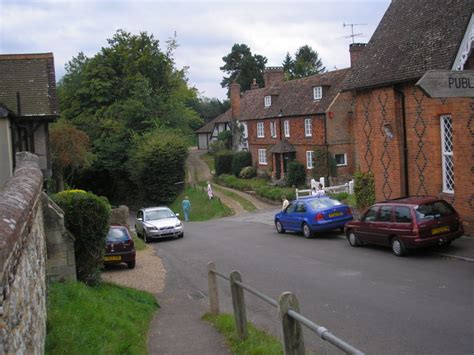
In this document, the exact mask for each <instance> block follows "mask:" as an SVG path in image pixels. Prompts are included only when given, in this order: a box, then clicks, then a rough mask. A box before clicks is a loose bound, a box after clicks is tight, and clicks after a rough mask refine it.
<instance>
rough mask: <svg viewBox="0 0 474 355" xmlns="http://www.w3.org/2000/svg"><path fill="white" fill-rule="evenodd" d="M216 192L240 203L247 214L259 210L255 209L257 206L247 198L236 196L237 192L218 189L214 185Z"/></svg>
mask: <svg viewBox="0 0 474 355" xmlns="http://www.w3.org/2000/svg"><path fill="white" fill-rule="evenodd" d="M214 190H217V191H219V192H221V193H223V194H224V195H226V196H229V197H230V198H231V199H233V200H235V201H237V202H238V203H240V204H241V205H242V207H243V208H244V210H246V211H247V212H252V211H255V210H256V209H257V207H255V205H254V204H253V203H252V202H250V201H249V200H247V199H246V198H245V197H242V196H240V195H239V194H236V193H235V192H232V191H229V190H226V189H223V188H221V187H218V186H216V185H214Z"/></svg>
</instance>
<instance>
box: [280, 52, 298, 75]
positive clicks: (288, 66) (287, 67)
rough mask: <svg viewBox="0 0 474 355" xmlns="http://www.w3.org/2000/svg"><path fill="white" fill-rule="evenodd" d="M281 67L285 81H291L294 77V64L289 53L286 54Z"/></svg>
mask: <svg viewBox="0 0 474 355" xmlns="http://www.w3.org/2000/svg"><path fill="white" fill-rule="evenodd" d="M282 66H283V71H284V72H285V77H286V79H287V80H289V79H292V78H293V75H294V66H295V63H294V61H293V58H291V55H290V52H286V56H285V60H284V61H283V63H282Z"/></svg>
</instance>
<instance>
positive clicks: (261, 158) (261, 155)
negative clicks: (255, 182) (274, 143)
mask: <svg viewBox="0 0 474 355" xmlns="http://www.w3.org/2000/svg"><path fill="white" fill-rule="evenodd" d="M258 163H259V164H260V165H267V150H266V149H259V150H258Z"/></svg>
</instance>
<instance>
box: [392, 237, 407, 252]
mask: <svg viewBox="0 0 474 355" xmlns="http://www.w3.org/2000/svg"><path fill="white" fill-rule="evenodd" d="M392 252H393V254H394V255H396V256H403V255H405V254H406V250H405V247H404V246H403V243H402V242H401V240H399V239H398V238H393V239H392Z"/></svg>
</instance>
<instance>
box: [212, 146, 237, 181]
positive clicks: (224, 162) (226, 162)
mask: <svg viewBox="0 0 474 355" xmlns="http://www.w3.org/2000/svg"><path fill="white" fill-rule="evenodd" d="M233 156H234V153H232V152H230V151H224V152H220V153H219V154H217V155H216V157H215V163H216V175H218V176H219V175H222V174H232V159H233Z"/></svg>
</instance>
